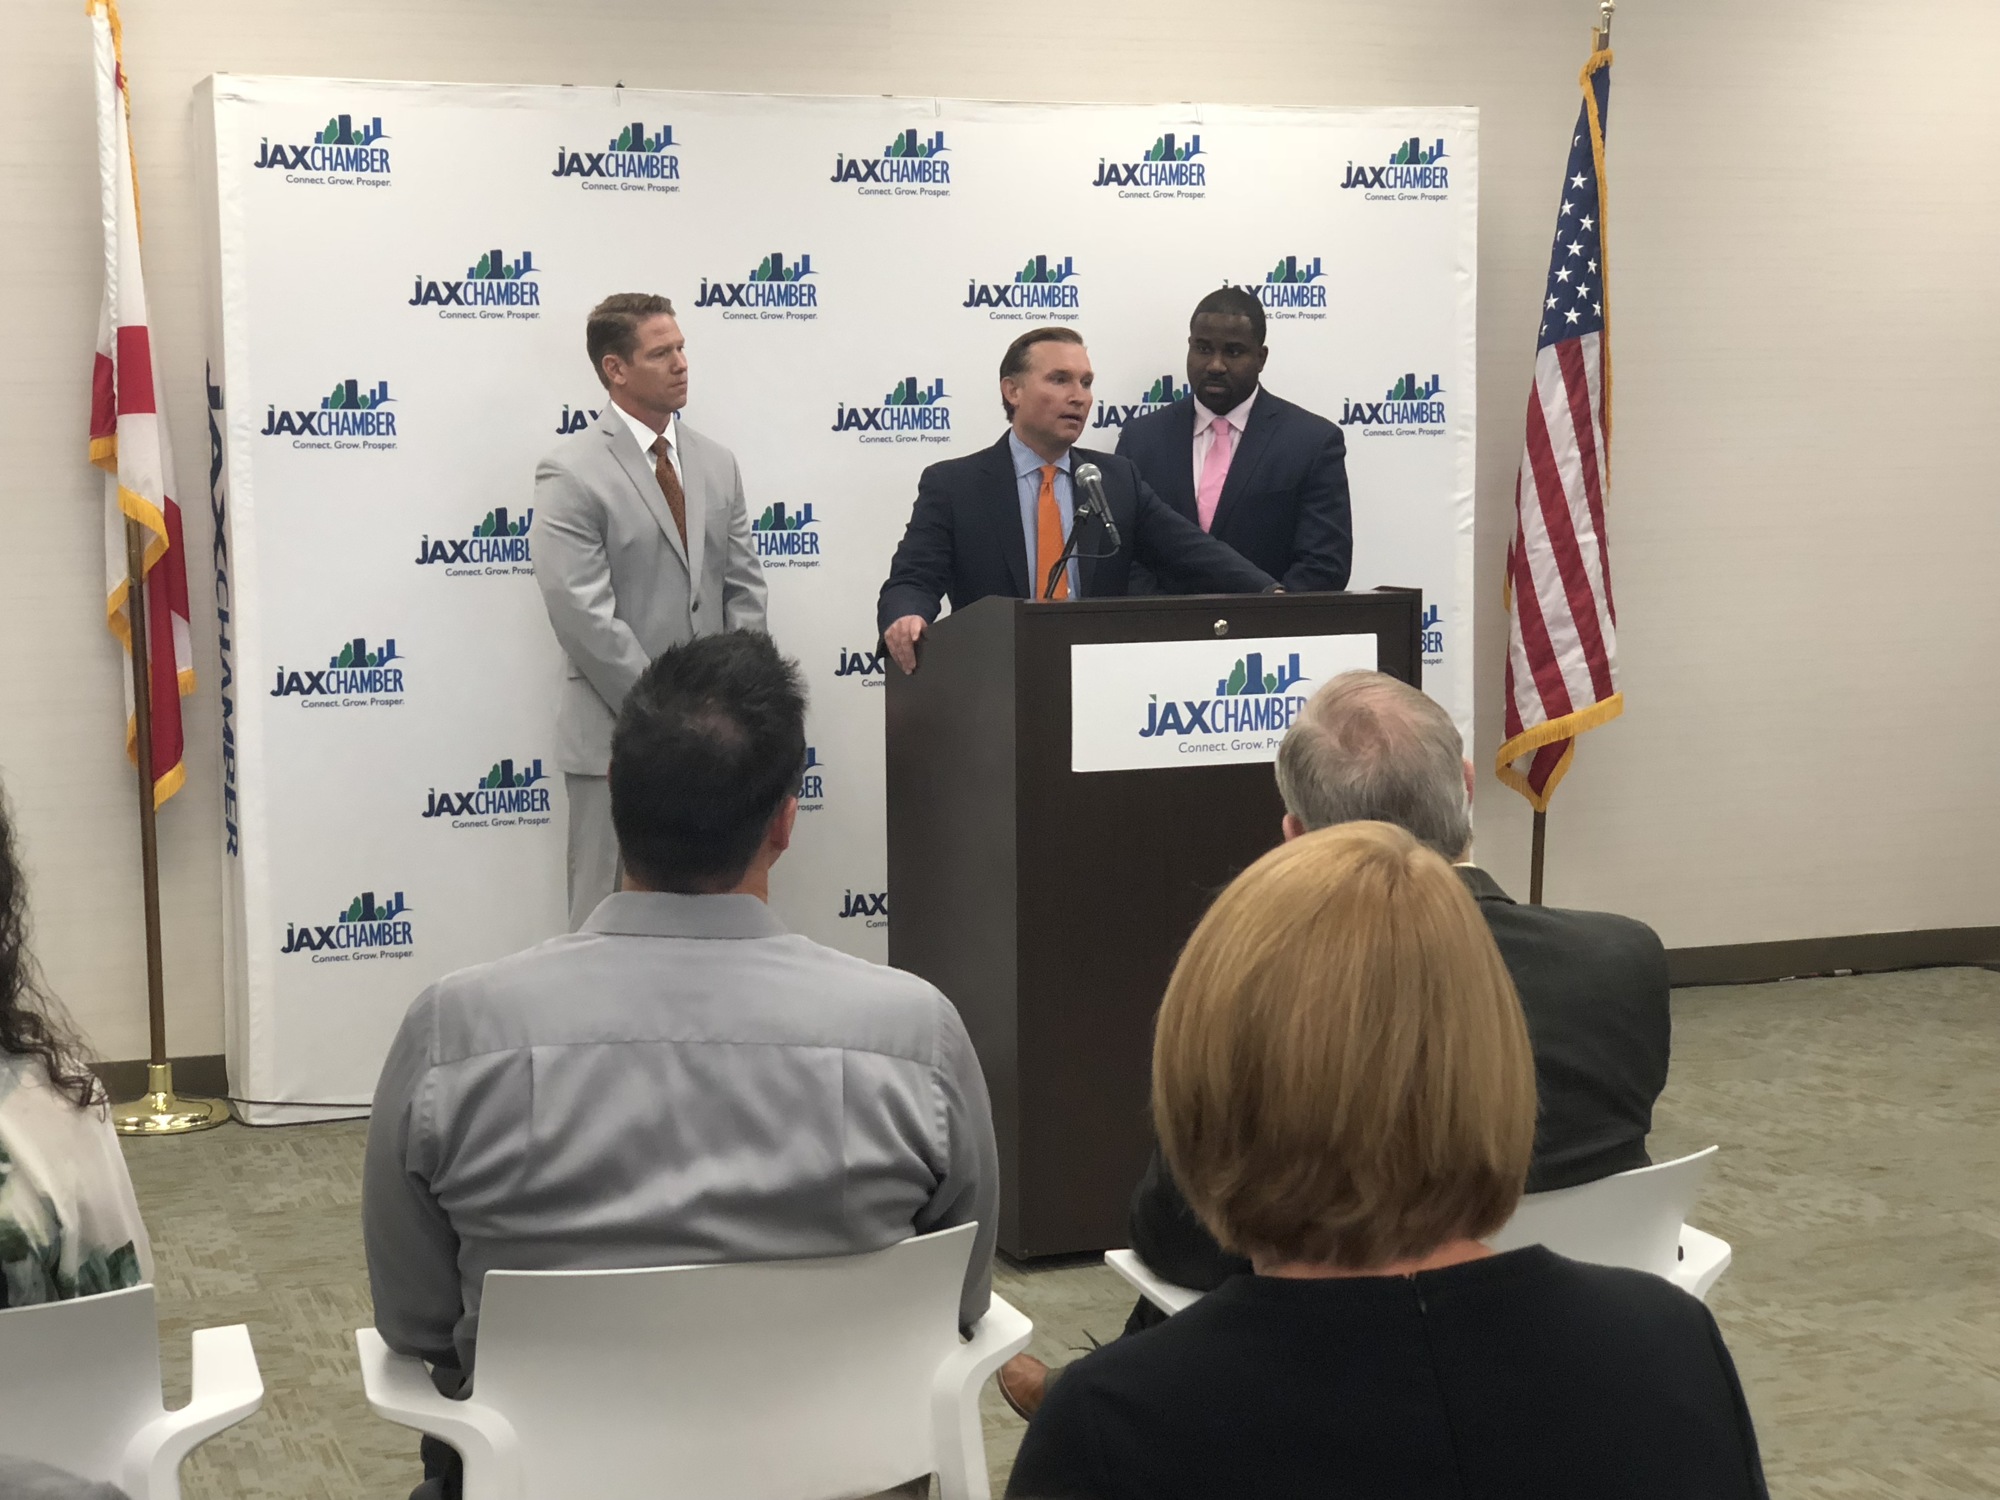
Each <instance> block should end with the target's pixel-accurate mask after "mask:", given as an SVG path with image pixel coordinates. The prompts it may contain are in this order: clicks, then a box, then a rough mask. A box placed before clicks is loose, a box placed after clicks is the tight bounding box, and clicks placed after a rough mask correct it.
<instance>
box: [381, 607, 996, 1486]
mask: <svg viewBox="0 0 2000 1500" xmlns="http://www.w3.org/2000/svg"><path fill="white" fill-rule="evenodd" d="M805 754H806V745H805V698H804V694H803V692H802V690H801V688H800V686H799V681H798V674H797V669H796V667H795V666H794V665H793V664H792V663H790V662H788V661H786V660H785V659H783V658H782V657H780V656H779V655H778V652H777V649H776V648H775V647H774V646H773V645H772V644H771V642H770V639H769V638H768V637H766V636H763V635H760V634H752V633H748V632H732V633H729V634H722V635H710V636H700V637H697V638H696V639H694V640H693V641H691V642H689V643H687V644H685V645H680V646H673V647H670V648H668V649H667V650H665V651H664V652H662V653H661V654H660V655H659V656H658V657H656V658H655V659H654V660H653V662H652V663H651V664H650V665H649V666H648V667H647V668H646V670H645V671H644V672H643V673H642V674H641V676H640V678H639V680H638V683H637V685H636V686H634V687H633V689H632V691H631V692H630V693H629V694H628V695H627V697H626V700H625V704H624V706H623V709H622V711H621V712H620V714H619V718H618V727H617V730H616V733H615V734H614V736H613V739H612V745H611V763H610V782H611V786H610V792H611V813H612V819H613V822H614V824H615V826H616V828H617V831H618V838H619V843H620V847H621V850H622V853H623V857H624V871H625V874H624V882H623V887H622V889H621V890H619V891H618V892H616V893H614V894H613V895H611V896H608V897H606V898H605V899H604V901H603V902H602V903H601V904H600V905H599V906H598V907H597V910H596V912H595V913H594V914H593V915H592V916H591V917H590V919H589V920H588V921H587V922H586V923H585V924H584V926H583V929H582V930H581V931H580V932H576V933H572V934H569V935H568V936H564V937H558V938H554V939H551V940H550V941H549V942H546V943H543V944H541V945H540V946H539V947H536V948H531V949H529V950H528V951H526V952H525V953H517V954H515V955H513V956H512V957H510V958H503V959H500V960H499V961H497V962H495V963H490V964H483V965H480V966H478V967H476V968H471V969H462V970H460V971H459V972H458V973H456V974H451V975H448V976H446V977H445V978H444V979H441V980H439V981H438V982H437V983H436V984H434V985H432V986H431V987H430V988H429V989H428V990H426V991H425V992H424V993H423V995H422V996H421V997H419V998H418V1000H417V1002H416V1004H415V1005H414V1006H412V1007H411V1009H410V1013H409V1015H408V1017H407V1018H406V1019H405V1020H404V1022H403V1027H402V1030H401V1031H400V1032H399V1033H398V1034H397V1036H396V1039H395V1042H394V1043H393V1044H392V1045H391V1047H390V1049H389V1057H388V1061H387V1062H386V1063H385V1064H384V1066H383V1069H382V1077H381V1082H380V1084H379V1085H378V1086H377V1089H376V1094H375V1112H374V1116H373V1119H372V1121H371V1122H370V1125H369V1131H368V1154H367V1163H366V1168H365V1175H364V1180H363V1205H362V1220H363V1229H364V1236H365V1239H366V1244H367V1251H368V1277H369V1283H370V1285H371V1286H372V1288H373V1290H374V1294H375V1326H376V1328H377V1329H378V1330H379V1331H380V1332H381V1334H382V1337H383V1340H384V1341H385V1342H386V1343H387V1344H388V1345H389V1347H390V1348H392V1349H394V1350H396V1351H397V1352H399V1353H402V1354H411V1355H416V1356H418V1357H419V1358H421V1359H423V1360H425V1361H427V1362H428V1363H430V1364H431V1366H432V1367H433V1378H434V1379H435V1381H436V1383H437V1385H438V1388H439V1389H440V1390H442V1391H444V1392H445V1393H446V1394H448V1395H459V1394H463V1393H464V1392H465V1391H466V1390H468V1389H469V1388H470V1386H471V1383H472V1378H473V1353H474V1347H475V1343H476V1340H477V1337H478V1329H479V1298H480V1289H481V1284H482V1280H483V1278H484V1276H485V1274H486V1272H487V1271H489V1270H493V1269H521V1270H548V1269H570V1268H575V1269H598V1268H607V1267H623V1266H669V1265H686V1264H697V1263H715V1262H723V1261H757V1260H784V1259H792V1258H800V1257H809V1256H830V1255H847V1254H852V1253H855V1252H858V1251H865V1250H879V1249H882V1248H884V1247H885V1246H888V1245H892V1244H894V1243H896V1242H897V1241H899V1240H903V1239H906V1238H908V1237H909V1236H911V1235H913V1234H923V1233H926V1232H928V1231H931V1230H936V1229H948V1228H951V1227H952V1226H954V1225H958V1224H965V1223H970V1222H975V1221H976V1222H977V1223H978V1225H979V1230H978V1234H977V1238H976V1240H975V1243H974V1246H973V1251H972V1259H971V1263H970V1264H969V1265H968V1266H967V1268H966V1276H965V1288H964V1293H963V1295H962V1297H961V1299H960V1303H959V1319H960V1323H961V1325H962V1326H969V1325H971V1324H972V1323H974V1322H976V1321H977V1320H978V1319H979V1318H980V1317H981V1316H982V1315H983V1314H984V1313H985V1311H986V1305H987V1299H988V1293H989V1290H990V1287H991V1280H992V1262H993V1242H994V1237H995V1234H996V1232H997V1210H998V1206H999V1161H998V1154H997V1152H996V1150H995V1146H994V1140H993V1122H992V1118H991V1114H990V1111H989V1107H988V1102H987V1094H986V1082H985V1079H984V1077H983V1076H982V1075H981V1073H980V1069H979V1061H978V1059H977V1057H976V1056H975V1055H974V1053H973V1050H972V1044H971V1042H970V1041H969V1040H968V1038H967V1036H966V1033H965V1027H964V1024H963V1023H962V1022H961V1021H960V1019H959V1016H958V1012H957V1011H956V1010H954V1009H953V1008H952V1005H951V1002H950V1001H948V1000H947V999H946V998H945V997H944V996H943V995H942V994H940V993H939V992H938V991H937V990H936V989H935V988H933V987H932V986H931V985H929V984H927V983H925V982H924V981H923V980H921V979H918V978H916V977H914V976H912V975H909V974H905V973H901V972H900V971H898V970H895V969H888V968H883V967H881V966H879V965H876V964H872V963H867V962H864V961H863V960H861V959H858V958H852V957H849V956H848V955H847V954H844V953H838V952H835V951H834V950H833V949H831V948H824V947H821V946H820V945H819V944H818V943H815V942H812V941H810V940H809V939H806V938H803V937H799V936H796V935H794V934H792V933H789V932H787V931H786V930H785V927H784V924H783V923H781V922H780V921H779V920H778V918H777V917H776V916H775V915H773V914H772V912H771V910H770V908H769V906H768V905H767V904H766V903H767V901H768V900H769V891H770V871H771V866H772V864H773V863H774V862H775V861H776V860H777V858H778V857H779V856H780V855H781V854H782V853H784V851H785V848H786V846H787V845H788V843H789V842H790V839H791V834H792V826H793V821H794V819H795V818H796V816H797V813H798V802H797V799H796V797H795V796H794V795H793V794H794V792H795V791H796V789H797V787H798V784H799V777H800V775H801V774H802V773H803V770H804V766H805ZM424 1446H425V1455H424V1456H425V1469H426V1473H427V1474H428V1475H430V1476H431V1477H430V1478H429V1479H428V1480H427V1481H426V1486H425V1488H424V1489H421V1490H420V1491H419V1493H420V1494H423V1493H429V1494H436V1495H442V1496H450V1495H452V1494H454V1493H455V1492H456V1486H457V1482H458V1472H457V1471H458V1465H457V1455H456V1454H455V1453H453V1452H451V1450H450V1449H448V1448H446V1447H445V1446H444V1445H443V1444H440V1443H436V1442H434V1441H433V1440H431V1439H426V1440H425V1445H424Z"/></svg>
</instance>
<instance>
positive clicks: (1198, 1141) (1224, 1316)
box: [1007, 823, 1765, 1500]
mask: <svg viewBox="0 0 2000 1500" xmlns="http://www.w3.org/2000/svg"><path fill="white" fill-rule="evenodd" d="M1153 1115H1154V1122H1155V1125H1156V1127H1157V1129H1158V1131H1159V1137H1160V1142H1161V1146H1162V1148H1163V1149H1164V1150H1165V1153H1166V1158H1167V1161H1168V1164H1169V1165H1170V1166H1171V1167H1172V1169H1173V1172H1174V1175H1175V1177H1176V1178H1178V1180H1179V1181H1180V1184H1181V1186H1182V1187H1183V1188H1185V1189H1186V1192H1187V1197H1188V1201H1189V1202H1190V1203H1191V1204H1192V1205H1193V1207H1194V1210H1195V1212H1196V1213H1197V1214H1198V1215H1200V1217H1201V1219H1202V1221H1203V1222H1204V1223H1205V1224H1206V1225H1207V1226H1208V1227H1209V1229H1211V1230H1212V1231H1213V1232H1214V1233H1215V1235H1216V1237H1217V1238H1218V1239H1219V1240H1220V1241H1221V1243H1222V1244H1223V1245H1224V1246H1225V1247H1227V1248H1228V1249H1231V1250H1234V1251H1236V1252H1237V1253H1239V1254H1243V1255H1247V1256H1248V1257H1249V1258H1250V1261H1251V1264H1252V1266H1253V1268H1254V1270H1255V1272H1256V1274H1255V1275H1254V1276H1238V1277H1235V1278H1233V1279H1232V1280H1229V1281H1227V1282H1225V1283H1223V1285H1222V1286H1221V1287H1220V1288H1219V1289H1218V1290H1216V1291H1214V1292H1212V1293H1210V1294H1209V1295H1208V1296H1207V1297H1205V1298H1204V1299H1203V1300H1202V1301H1201V1302H1199V1303H1197V1304H1196V1305H1195V1306H1194V1307H1192V1308H1190V1309H1189V1310H1188V1311H1186V1312H1184V1313H1181V1314H1180V1315H1179V1316H1177V1317H1174V1318H1171V1319H1169V1320H1168V1321H1167V1322H1165V1323H1163V1324H1162V1325H1160V1326H1159V1327H1157V1328H1154V1329H1151V1330H1149V1331H1147V1332H1144V1333H1140V1334H1138V1335H1136V1336H1134V1337H1131V1338H1125V1339H1120V1340H1119V1341H1118V1342H1116V1343H1114V1344H1110V1345H1108V1346H1106V1347H1105V1348H1103V1349H1100V1350H1098V1351H1097V1352H1096V1353H1094V1354H1091V1355H1089V1356H1087V1357H1086V1358H1084V1359H1083V1360H1081V1361H1079V1362H1078V1363H1076V1364H1074V1365H1072V1366H1070V1368H1069V1370H1068V1372H1067V1373H1066V1374H1065V1375H1064V1376H1063V1378H1062V1379H1061V1380H1060V1381H1059V1382H1057V1383H1056V1384H1055V1385H1053V1386H1052V1387H1051V1388H1050V1391H1049V1395H1048V1401H1047V1404H1046V1405H1045V1406H1043V1407H1042V1409H1041V1411H1040V1412H1039V1413H1038V1414H1037V1415H1036V1417H1035V1419H1034V1421H1033V1423H1032V1424H1031V1425H1030V1426H1029V1428H1028V1432H1027V1436H1026V1438H1025V1439H1024V1440H1023V1442H1022V1444H1021V1450H1020V1456H1019V1457H1018V1459H1017V1460H1016V1462H1015V1465H1014V1472H1013V1478H1012V1480H1011V1482H1010V1483H1009V1484H1008V1487H1007V1493H1008V1494H1009V1495H1010V1496H1023V1497H1040V1500H1055V1497H1075V1496H1089V1497H1093V1500H1125V1497H1131V1500H1174V1497H1182V1496H1185V1497H1188V1500H1215V1497H1219V1496H1235V1495H1243V1496H1252V1495H1254V1496H1257V1497H1258V1500H1279V1497H1286V1496H1299V1497H1305V1496H1311V1497H1313V1500H1325V1497H1338V1496H1354V1497H1365V1500H1405V1497H1408V1500H1415V1497H1425V1500H1428V1497H1433V1496H1435V1497H1440V1500H1442V1497H1453V1500H1457V1497H1474V1496H1477V1497H1501V1496H1505V1497H1519V1500H1530V1497H1532V1500H1604V1497H1608V1496H1616V1497H1618V1500H1669V1497H1671V1500H1688V1497H1694V1496H1700V1497H1702V1500H1734V1497H1760V1500H1761V1497H1763V1496H1764V1495H1765V1488H1764V1478H1763V1470H1762V1467H1761V1465H1760V1463H1759V1461H1758V1457H1757V1440H1756V1435H1755V1433H1754V1432H1753V1431H1752V1429H1751V1424H1750V1414H1749V1411H1748V1410H1747V1409H1746V1407H1745V1405H1744V1401H1743V1392H1742V1389H1741V1387H1740V1386H1739V1385H1738V1383H1737V1379H1736V1371H1735V1367H1734V1366H1733V1365H1732V1364H1731V1363H1730V1359H1729V1352H1728V1350H1726V1349H1725V1348H1724V1347H1723V1344H1722V1338H1721V1335H1720V1334H1719V1333H1718V1332H1717V1330H1716V1326H1715V1321H1714V1319H1712V1318H1711V1317H1710V1316H1709V1314H1708V1310H1707V1309H1706V1308H1704V1307H1703V1306H1702V1305H1701V1303H1699V1302H1698V1301H1696V1300H1695V1299H1694V1298H1692V1297H1690V1296H1688V1295H1686V1294H1685V1293H1684V1292H1681V1291H1679V1290H1677V1289H1676V1288H1675V1287H1673V1286H1672V1285H1670V1284H1669V1283H1668V1282H1666V1281H1664V1280H1662V1279H1660V1278H1658V1277H1655V1276H1649V1275H1646V1274H1644V1273H1642V1272H1638V1271H1624V1270H1615V1269H1611V1268H1609V1267H1604V1266H1588V1265H1580V1264H1578V1263H1576V1262H1574V1261H1568V1260H1564V1259H1563V1258H1562V1257H1560V1256H1558V1255H1555V1254H1553V1253H1551V1252H1550V1251H1548V1250H1546V1249H1543V1248H1541V1247H1540V1246H1535V1247H1531V1248H1529V1249H1525V1250H1514V1251H1509V1252H1508V1253H1506V1254H1504V1255H1502V1254H1495V1253H1494V1252H1493V1251H1491V1250H1489V1249H1487V1247H1486V1246H1485V1245H1483V1244H1481V1243H1480V1240H1481V1238H1482V1237H1483V1236H1485V1235H1489V1234H1491V1233H1493V1232H1494V1231H1495V1230H1497V1229H1498V1228H1500V1226H1501V1225H1503V1224H1505V1223H1506V1222H1507V1220H1508V1218H1509V1217H1510V1216H1511V1215H1512V1214H1513V1212H1514V1206H1515V1204H1516V1202H1517V1201H1518V1200H1519V1198H1520V1196H1521V1183H1522V1180H1523V1178H1524V1176H1525V1175H1526V1173H1527V1168H1528V1156H1529V1151H1530V1148H1531V1146H1532V1144H1533V1140H1534V1128H1535V1073H1534V1064H1533V1062H1532V1060H1531V1058H1530V1055H1529V1051H1528V1036H1527V1030H1526V1026H1525V1024H1524V1023H1523V1021H1522V1018H1521V1010H1520V1005H1519V1002H1518V1001H1517V1000H1516V999H1515V996H1514V989H1513V985H1512V983H1511V982H1510V981H1509V979H1508V977H1507V970H1506V969H1505V967H1503V966H1502V964H1501V961H1500V955H1499V953H1498V952H1497V951H1496V950H1495V948H1494V946H1493V939H1492V937H1491V936H1490V935H1489V933H1488V931H1487V927H1486V924H1485V922H1483V921H1482V920H1481V919H1480V916H1479V912H1478V910H1477V908H1476V906H1475V904H1474V902H1473V899H1472V896H1471V895H1470V894H1469V893H1468V892H1467V890H1466V888H1465V885H1464V882H1462V881H1461V880H1460V879H1459V878H1458V877H1457V876H1456V875H1455V874H1454V873H1453V872H1452V870H1451V868H1450V866H1449V865H1447V864H1446V863H1445V862H1444V860H1442V859H1441V858H1439V857H1438V856H1437V855H1436V854H1434V853H1432V852H1430V851H1429V850H1427V849H1425V848H1423V847H1422V846H1421V845H1420V844H1418V843H1417V841H1416V840H1415V839H1413V838H1412V837H1411V836H1410V835H1409V834H1408V833H1405V832H1403V831H1402V830H1401V829H1398V828H1393V827H1391V826H1389V825H1388V824H1386V823H1347V824H1342V825H1339V826H1337V827H1333V828H1328V829H1325V830H1323V831H1321V832H1318V833H1313V834H1308V835H1306V836H1305V837H1303V838H1300V839H1297V840H1295V841H1293V842H1291V843H1288V844H1285V845H1283V846H1281V847H1279V848H1277V849H1274V850H1272V851H1271V853H1269V854H1267V855H1265V856H1264V857H1263V858H1262V859H1260V860H1259V861H1258V862H1257V863H1256V864H1254V865H1252V866H1251V867H1250V868H1249V869H1248V870H1247V871H1245V872H1244V873H1243V874H1242V875H1241V876H1239V877H1238V878H1237V880H1236V881H1235V882H1234V883H1233V884H1232V885H1231V886H1230V887H1229V888H1228V889H1227V890H1226V891H1224V892H1223V894H1222V896H1221V898H1220V899H1219V900H1218V901H1217V902H1216V903H1215V905H1214V907H1213V908H1211V909H1210V911H1209V913H1208V915H1207V917H1205V918H1204V919H1203V921H1202V923H1201V925H1200V926H1199V927H1198V928H1197V929H1196V930H1195V934H1194V936H1193V938H1192V939H1190V940H1189V943H1188V946H1187V949H1186V951H1185V952H1184V953H1183V954H1182V955H1181V960H1180V964H1179V965H1178V967H1177V968H1176V969H1175V970H1174V975H1173V979H1172V981H1171V982H1170V983H1169V985H1168V987H1167V996H1166V1000H1165V1003H1164V1004H1163V1005H1162V1007H1161V1010H1160V1018H1159V1025H1158V1031H1157V1035H1156V1038H1155V1042H1154V1052H1153Z"/></svg>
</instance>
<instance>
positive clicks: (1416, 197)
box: [1340, 135, 1451, 203]
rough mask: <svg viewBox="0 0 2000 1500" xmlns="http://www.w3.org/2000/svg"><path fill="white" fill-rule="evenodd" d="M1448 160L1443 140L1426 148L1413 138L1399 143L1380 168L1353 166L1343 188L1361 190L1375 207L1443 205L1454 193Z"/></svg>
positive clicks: (1346, 174) (1362, 163) (1344, 175)
mask: <svg viewBox="0 0 2000 1500" xmlns="http://www.w3.org/2000/svg"><path fill="white" fill-rule="evenodd" d="M1444 157H1445V151H1444V137H1443V136H1439V137H1438V138H1437V139H1436V140H1435V141H1433V142H1432V143H1431V144H1430V145H1428V146H1426V145H1425V144H1424V143H1423V141H1422V139H1420V138H1419V137H1417V136H1414V135H1413V136H1411V137H1410V138H1409V139H1408V140H1406V141H1401V142H1399V143H1398V144H1397V146H1396V149H1395V150H1394V151H1391V152H1390V153H1389V159H1388V161H1386V162H1384V163H1382V164H1381V165H1380V166H1369V165H1368V164H1366V163H1365V162H1355V161H1351V162H1349V163H1348V164H1347V170H1346V172H1345V173H1344V174H1342V176H1341V179H1340V185H1341V187H1342V188H1343V189H1349V188H1359V189H1360V190H1361V196H1362V197H1363V198H1366V199H1367V200H1368V201H1369V202H1371V203H1375V202H1382V203H1394V202H1399V201H1400V202H1405V203H1414V202H1420V201H1421V202H1425V203H1441V202H1443V201H1444V199H1445V197H1446V196H1447V194H1449V192H1450V190H1451V167H1450V166H1449V165H1448V164H1447V163H1446V161H1445V159H1444Z"/></svg>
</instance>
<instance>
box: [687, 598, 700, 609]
mask: <svg viewBox="0 0 2000 1500" xmlns="http://www.w3.org/2000/svg"><path fill="white" fill-rule="evenodd" d="M688 608H689V609H700V608H701V601H700V600H699V599H697V600H695V601H694V603H693V604H690V605H689V606H688Z"/></svg>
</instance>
